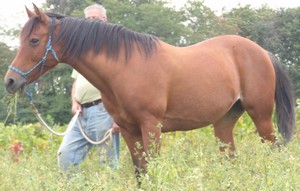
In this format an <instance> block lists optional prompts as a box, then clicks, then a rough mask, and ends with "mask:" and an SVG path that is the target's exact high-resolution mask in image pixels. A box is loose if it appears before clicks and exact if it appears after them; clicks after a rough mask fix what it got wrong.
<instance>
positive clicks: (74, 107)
mask: <svg viewBox="0 0 300 191" xmlns="http://www.w3.org/2000/svg"><path fill="white" fill-rule="evenodd" d="M77 111H79V112H80V113H81V112H82V107H81V105H80V104H79V103H78V102H76V101H72V113H73V114H75V113H76V112H77Z"/></svg>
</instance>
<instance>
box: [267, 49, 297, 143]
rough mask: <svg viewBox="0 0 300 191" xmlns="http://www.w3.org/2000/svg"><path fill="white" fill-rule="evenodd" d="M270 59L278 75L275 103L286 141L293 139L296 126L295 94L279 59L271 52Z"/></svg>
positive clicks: (279, 127)
mask: <svg viewBox="0 0 300 191" xmlns="http://www.w3.org/2000/svg"><path fill="white" fill-rule="evenodd" d="M269 56H270V59H271V61H272V63H273V66H274V69H275V75H276V87H275V104H276V112H275V113H276V117H275V118H276V122H277V126H278V131H279V132H280V134H281V135H282V136H283V137H284V138H285V140H286V142H288V141H290V140H291V139H292V136H293V134H294V132H295V128H296V115H295V107H296V103H295V96H294V91H293V88H292V84H291V81H290V79H289V77H288V76H287V74H286V73H285V72H284V71H283V69H282V68H281V66H280V62H279V60H278V59H277V58H276V57H275V56H274V55H273V54H271V53H269Z"/></svg>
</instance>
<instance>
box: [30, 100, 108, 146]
mask: <svg viewBox="0 0 300 191" xmlns="http://www.w3.org/2000/svg"><path fill="white" fill-rule="evenodd" d="M30 105H31V108H32V111H33V113H34V115H35V117H36V118H37V119H38V121H39V122H40V123H41V124H42V125H43V126H44V127H45V128H46V129H48V130H49V131H50V132H51V133H53V134H55V135H58V136H65V135H66V134H67V133H68V132H69V131H70V130H71V129H72V128H73V127H74V125H75V123H76V122H77V124H78V126H79V130H80V132H81V134H82V136H83V137H84V138H85V139H86V140H87V141H88V142H89V143H91V144H94V145H99V144H102V143H104V142H105V141H107V140H108V139H109V138H110V139H111V140H112V128H111V129H108V130H107V131H106V132H105V134H104V136H103V138H102V139H101V140H100V141H93V140H91V139H90V138H89V137H88V136H87V135H86V133H85V132H84V130H83V128H82V124H81V121H80V120H79V119H78V117H79V114H80V112H79V111H77V112H76V114H75V115H74V116H73V118H72V120H71V122H70V123H69V125H68V128H67V129H66V131H65V132H63V133H59V132H56V131H54V130H53V128H51V127H50V126H49V125H48V124H47V123H46V122H45V121H44V119H43V118H42V116H41V114H40V113H39V111H38V109H37V108H36V107H35V105H34V104H33V102H30Z"/></svg>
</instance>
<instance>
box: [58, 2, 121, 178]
mask: <svg viewBox="0 0 300 191" xmlns="http://www.w3.org/2000/svg"><path fill="white" fill-rule="evenodd" d="M84 14H85V18H86V19H99V20H102V21H104V22H106V21H107V17H106V9H105V8H104V7H103V6H102V5H98V4H94V5H91V6H88V7H86V8H85V9H84ZM71 76H72V78H74V82H73V85H72V92H71V95H72V113H73V114H75V113H76V112H80V115H79V117H78V120H80V122H81V124H82V127H83V129H84V131H85V133H86V135H87V136H88V137H89V138H90V139H92V140H93V141H99V140H101V139H102V138H103V137H104V134H105V133H106V132H107V130H109V129H111V128H112V134H113V136H112V137H113V140H112V144H107V143H102V144H99V145H97V149H99V157H100V163H101V164H108V165H109V166H110V167H117V163H118V161H119V156H120V154H119V153H120V133H119V127H118V126H117V125H116V124H115V123H114V121H113V119H112V118H111V116H110V115H109V114H108V112H107V111H106V109H105V107H104V105H103V103H102V100H101V93H100V91H99V90H98V89H97V88H95V87H94V86H93V85H92V84H91V83H90V82H89V81H88V80H86V79H85V78H84V77H83V76H82V75H81V74H80V73H78V72H77V71H76V70H75V69H73V72H72V75H71ZM71 123H72V120H71V122H70V124H71ZM93 146H95V145H93V144H91V143H90V142H88V141H87V140H86V139H85V138H84V137H83V135H82V133H81V132H80V129H79V126H78V123H75V124H74V127H73V128H72V129H71V130H70V131H69V132H68V133H67V134H66V135H65V136H64V138H63V140H62V143H61V145H60V148H59V150H58V167H59V169H61V170H63V171H65V172H68V171H69V170H70V169H71V168H75V170H78V169H79V164H80V163H81V162H82V161H83V160H84V159H85V158H86V155H87V154H88V152H89V151H90V149H91V148H92V147H93Z"/></svg>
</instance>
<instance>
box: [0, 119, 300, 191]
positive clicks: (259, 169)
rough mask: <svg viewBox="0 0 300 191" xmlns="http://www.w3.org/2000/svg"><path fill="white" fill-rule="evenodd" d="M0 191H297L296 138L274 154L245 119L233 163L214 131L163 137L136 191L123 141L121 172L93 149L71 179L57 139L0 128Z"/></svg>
mask: <svg viewBox="0 0 300 191" xmlns="http://www.w3.org/2000/svg"><path fill="white" fill-rule="evenodd" d="M0 127H1V129H2V132H1V133H0V148H1V149H0V160H1V163H0V190H1V191H2V190H3V191H6V190H11V191H20V190H25V191H41V190H43V191H44V190H45V191H47V190H49V191H50V190H53V191H54V190H55V191H56V190H97V191H98V190H103V191H106V190H108V191H110V190H114V191H119V190H120V191H124V190H129V191H135V190H136V191H140V190H147V191H168V190H170V191H181V190H182V191H200V190H203V191H215V190H216V191H222V190H238V191H240V190H243V191H244V190H249V191H253V190H259V191H283V190H284V191H297V190H300V181H299V180H300V151H299V148H300V134H299V132H297V134H296V135H295V137H294V139H293V140H292V142H290V143H289V144H288V145H286V146H285V147H282V148H281V149H278V148H277V147H276V148H274V147H272V146H270V145H268V144H262V143H261V141H260V138H259V136H258V135H257V134H256V133H255V128H254V126H253V124H252V122H251V120H250V119H249V118H248V116H246V115H244V116H243V118H241V120H240V121H239V123H238V124H237V126H236V128H235V134H236V135H235V139H236V140H235V142H236V147H237V152H236V158H235V159H233V160H231V159H228V157H227V156H226V154H220V153H219V150H218V144H219V143H218V142H217V141H215V139H214V136H213V130H212V128H211V127H206V128H203V129H199V130H194V131H189V132H172V133H167V134H163V136H162V150H161V154H160V156H158V157H157V158H155V159H151V161H150V163H149V166H148V173H147V174H146V175H145V176H144V178H143V181H142V185H141V188H138V187H137V182H136V179H135V176H134V168H133V165H132V162H131V158H130V154H129V151H128V149H127V148H126V146H125V144H124V142H123V140H122V149H121V161H120V169H118V170H111V169H109V168H104V167H101V166H100V165H99V164H98V160H97V153H96V152H95V151H96V150H93V151H92V152H91V153H90V154H89V156H88V157H87V158H86V160H85V161H84V163H83V164H82V165H81V172H80V173H78V174H76V175H74V176H73V178H72V179H68V178H66V177H65V176H64V175H62V174H60V173H59V171H58V169H57V158H56V153H57V149H58V147H59V143H60V141H61V137H56V136H53V135H51V134H50V133H48V131H45V130H43V129H41V127H39V125H37V124H35V125H32V124H31V125H27V126H17V125H13V126H8V127H4V126H3V125H2V126H1V125H0ZM17 140H19V141H21V142H22V143H23V145H24V147H25V149H24V151H23V152H22V153H21V154H20V156H19V159H20V161H19V162H13V161H12V159H11V153H10V150H9V146H10V145H12V144H13V143H14V142H16V141H17Z"/></svg>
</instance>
